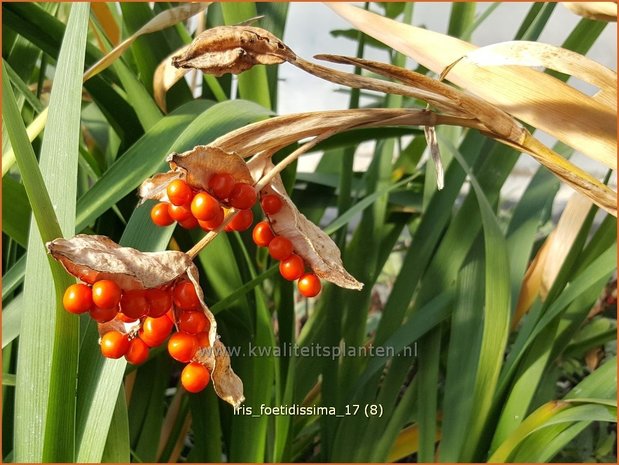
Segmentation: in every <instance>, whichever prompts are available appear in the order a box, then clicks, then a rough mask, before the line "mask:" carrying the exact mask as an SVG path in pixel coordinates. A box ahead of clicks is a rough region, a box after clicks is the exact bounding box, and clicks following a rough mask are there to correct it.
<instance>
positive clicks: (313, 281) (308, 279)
mask: <svg viewBox="0 0 619 465" xmlns="http://www.w3.org/2000/svg"><path fill="white" fill-rule="evenodd" d="M297 287H298V289H299V292H300V293H301V295H302V296H304V297H316V296H317V295H318V294H319V293H320V289H321V287H322V286H321V284H320V279H318V276H316V275H315V274H314V273H305V274H304V275H303V276H301V277H300V278H299V281H298V282H297Z"/></svg>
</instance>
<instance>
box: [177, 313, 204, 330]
mask: <svg viewBox="0 0 619 465" xmlns="http://www.w3.org/2000/svg"><path fill="white" fill-rule="evenodd" d="M176 324H177V325H178V329H179V331H184V332H186V333H189V334H198V333H201V332H202V331H204V330H206V329H207V327H210V325H209V321H208V318H207V317H206V315H205V314H204V312H203V311H202V310H185V311H184V312H181V314H180V316H179V317H178V321H177V322H176Z"/></svg>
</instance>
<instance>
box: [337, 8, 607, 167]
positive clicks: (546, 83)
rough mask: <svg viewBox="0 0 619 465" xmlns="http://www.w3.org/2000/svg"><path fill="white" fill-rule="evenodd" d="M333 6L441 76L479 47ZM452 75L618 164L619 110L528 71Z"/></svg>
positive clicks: (468, 66)
mask: <svg viewBox="0 0 619 465" xmlns="http://www.w3.org/2000/svg"><path fill="white" fill-rule="evenodd" d="M328 6H329V7H330V8H332V9H333V10H334V11H335V12H336V13H338V14H339V15H340V16H342V17H344V18H345V19H346V20H348V21H349V22H350V23H351V24H353V25H354V26H355V27H356V28H357V29H359V30H361V31H363V32H365V33H366V34H368V35H370V36H372V37H374V38H375V39H377V40H380V41H381V42H383V43H385V44H387V45H389V46H391V47H392V48H394V49H395V50H398V51H399V52H401V53H403V54H405V55H407V56H409V57H411V58H413V59H415V60H416V61H418V62H419V63H420V64H422V65H424V66H426V67H427V68H429V69H431V70H433V71H434V72H436V73H441V72H442V71H443V70H444V69H445V68H446V67H448V66H449V65H451V64H452V63H454V62H455V61H457V60H459V59H460V58H462V57H463V56H465V55H467V54H468V53H470V52H472V51H474V50H475V49H476V48H477V47H475V46H474V45H472V44H470V43H468V42H465V41H463V40H460V39H456V38H454V37H450V36H447V35H445V34H440V33H437V32H433V31H430V30H427V29H423V28H418V27H414V26H410V25H407V24H402V23H399V22H397V21H394V20H391V19H388V18H384V17H382V16H380V15H377V14H374V13H371V12H368V11H365V10H363V9H360V8H357V7H354V6H351V5H348V4H344V3H328ZM447 77H448V79H449V80H450V81H452V82H453V83H455V84H457V85H459V86H461V87H463V88H465V89H466V90H468V91H470V92H472V93H474V94H476V95H477V96H479V97H481V98H483V99H485V100H487V101H488V102H490V103H492V104H494V105H497V106H498V107H499V108H501V109H503V110H505V111H506V112H507V113H509V114H511V115H513V116H515V117H517V118H519V119H521V120H523V121H525V122H526V123H528V124H531V125H532V126H535V127H536V128H539V129H541V130H543V131H545V132H547V133H549V134H551V135H553V136H554V137H556V138H557V139H559V140H561V141H563V142H565V143H566V144H568V145H570V146H572V147H574V148H575V149H577V150H579V151H581V152H582V153H584V154H586V155H587V156H589V157H591V158H593V159H595V160H598V161H601V162H603V163H605V164H607V165H609V166H612V167H614V166H615V164H616V162H615V160H616V152H617V127H616V112H614V111H612V110H611V109H610V108H609V107H608V106H606V105H604V104H603V103H601V102H598V101H596V100H595V99H593V98H591V97H587V96H586V95H584V94H583V93H581V92H579V91H577V90H576V89H574V88H572V87H570V86H569V85H567V84H565V83H563V82H561V81H559V80H558V79H555V78H553V77H552V76H549V75H547V74H544V73H541V72H538V71H535V70H533V69H528V68H517V69H514V68H511V67H498V66H497V67H492V68H481V67H479V66H476V65H474V64H472V63H467V62H466V61H465V62H463V63H458V64H457V65H455V66H454V67H453V69H452V70H451V71H450V72H449V74H448V75H447ZM574 108H576V109H577V111H574Z"/></svg>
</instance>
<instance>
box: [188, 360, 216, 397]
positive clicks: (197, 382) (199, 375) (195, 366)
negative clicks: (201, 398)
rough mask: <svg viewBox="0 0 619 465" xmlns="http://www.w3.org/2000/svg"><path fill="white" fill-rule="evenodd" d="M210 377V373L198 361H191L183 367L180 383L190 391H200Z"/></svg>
mask: <svg viewBox="0 0 619 465" xmlns="http://www.w3.org/2000/svg"><path fill="white" fill-rule="evenodd" d="M210 379H211V375H210V373H209V372H208V370H207V369H206V367H205V366H204V365H202V364H200V363H196V362H191V363H189V364H188V365H186V366H185V368H183V372H182V373H181V384H182V385H183V387H184V388H185V389H186V390H187V391H189V392H192V393H196V392H200V391H201V390H202V389H204V388H205V387H206V386H207V385H208V382H209V381H210Z"/></svg>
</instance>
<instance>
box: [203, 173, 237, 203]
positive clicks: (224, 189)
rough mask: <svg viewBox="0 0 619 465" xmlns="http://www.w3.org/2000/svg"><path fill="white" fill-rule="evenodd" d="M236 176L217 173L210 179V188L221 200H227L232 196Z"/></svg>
mask: <svg viewBox="0 0 619 465" xmlns="http://www.w3.org/2000/svg"><path fill="white" fill-rule="evenodd" d="M235 182H236V181H235V180H234V177H233V176H232V175H231V174H228V173H215V174H214V175H212V176H211V178H210V179H209V180H208V188H209V189H210V191H211V192H212V194H213V195H214V196H215V197H217V198H218V199H219V200H225V199H227V198H228V197H229V196H230V193H231V192H232V189H234V184H235Z"/></svg>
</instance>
